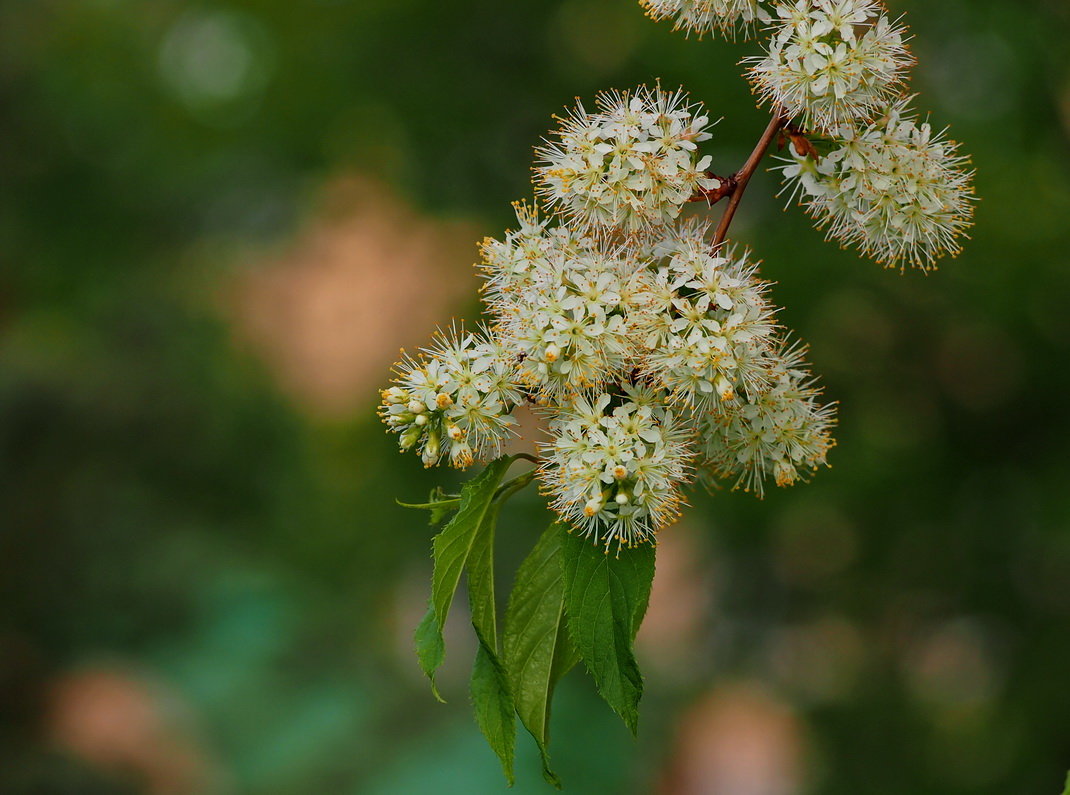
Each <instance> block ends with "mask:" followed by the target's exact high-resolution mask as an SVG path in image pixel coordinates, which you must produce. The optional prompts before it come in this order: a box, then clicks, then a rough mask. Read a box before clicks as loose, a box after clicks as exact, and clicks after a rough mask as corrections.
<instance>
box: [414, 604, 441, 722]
mask: <svg viewBox="0 0 1070 795" xmlns="http://www.w3.org/2000/svg"><path fill="white" fill-rule="evenodd" d="M415 640H416V658H417V659H418V660H419V661H420V668H421V669H423V672H424V673H425V674H427V678H428V679H430V680H431V692H432V693H434V694H435V698H437V699H438V700H439V701H441V702H442V703H446V700H445V699H444V698H442V696H441V695H439V692H438V687H437V686H436V685H435V671H437V670H438V668H439V666H440V665H442V660H443V659H444V658H445V656H446V644H445V643H444V642H443V640H442V630H441V629H439V626H438V620H437V619H436V618H435V608H434V606H433V605H430V604H429V605H428V606H427V613H425V614H424V617H423V620H422V621H420V625H419V626H418V627H416V638H415Z"/></svg>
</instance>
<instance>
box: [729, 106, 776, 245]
mask: <svg viewBox="0 0 1070 795" xmlns="http://www.w3.org/2000/svg"><path fill="white" fill-rule="evenodd" d="M787 121H788V119H787V117H786V116H785V115H784V111H783V109H782V108H781V107H780V106H779V105H778V106H777V107H776V108H775V109H774V111H773V118H772V119H770V120H769V126H768V127H766V128H765V132H764V133H762V137H761V138H760V139H759V140H758V143H757V145H755V147H754V151H753V152H751V153H750V157H748V158H747V162H746V163H744V164H743V168H741V169H740V170H739V171H737V172H736V173H735V175H734V177H735V182H736V185H735V190H733V191H732V198H730V199H729V200H728V206H727V207H725V210H724V215H722V216H721V223H719V224H718V225H717V233H716V234H715V235H714V237H713V248H714V250H715V251H716V250H717V249H718V248H719V247H720V246H721V244H722V243H724V239H725V237H727V236H728V227H729V226H731V225H732V218H733V217H734V216H735V214H736V208H737V207H739V202H740V201H741V200H742V199H743V192H744V191H746V190H747V183H748V182H750V178H751V177H752V176H753V175H754V172H755V171H757V170H758V164H759V163H761V162H762V158H763V157H764V156H765V153H766V151H767V150H768V149H769V146H770V144H772V143H773V139H774V138H776V134H777V133H778V132H780V128H781V127H783V126H784V125H785V124H786V123H787Z"/></svg>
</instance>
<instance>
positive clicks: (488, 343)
mask: <svg viewBox="0 0 1070 795" xmlns="http://www.w3.org/2000/svg"><path fill="white" fill-rule="evenodd" d="M395 370H396V374H397V378H396V379H395V381H396V383H395V384H394V385H393V386H391V387H390V388H389V389H384V390H383V392H382V401H383V402H382V405H381V407H380V410H379V416H380V417H381V418H382V420H383V422H385V423H386V425H387V427H388V428H390V430H392V431H394V432H395V433H397V434H398V435H399V438H398V444H399V446H400V447H401V449H402V450H416V451H417V452H418V453H419V454H420V458H421V459H423V462H424V466H428V467H431V466H435V465H436V464H438V463H439V462H440V461H442V460H446V459H448V460H449V462H450V463H451V464H452V465H453V466H455V467H458V468H464V467H467V466H470V465H471V464H472V463H474V462H475V461H477V460H480V461H483V460H487V459H489V458H495V457H497V456H498V455H500V454H501V449H502V443H503V442H504V441H505V440H506V439H508V438H509V436H510V435H512V430H513V426H514V425H515V424H516V420H514V419H513V417H512V411H513V409H514V408H515V407H516V405H517V403H519V402H520V400H521V399H522V397H521V394H520V392H519V391H518V389H517V387H516V385H515V383H514V378H513V372H512V367H511V365H510V363H509V358H508V357H507V356H506V354H505V352H504V351H503V350H502V348H501V344H500V343H499V342H498V341H497V340H496V339H494V338H493V337H488V336H486V335H484V334H471V333H465V332H462V331H458V330H456V329H453V330H451V331H450V332H449V333H446V334H443V333H441V332H440V333H439V334H438V335H437V338H436V340H435V344H434V345H433V346H432V347H430V348H426V349H424V350H422V351H421V352H420V354H419V355H417V356H416V357H406V358H405V359H404V360H403V361H401V362H400V363H399V364H398V365H397V366H396V368H395Z"/></svg>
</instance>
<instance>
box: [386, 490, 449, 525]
mask: <svg viewBox="0 0 1070 795" xmlns="http://www.w3.org/2000/svg"><path fill="white" fill-rule="evenodd" d="M394 502H396V503H397V504H398V505H400V506H401V507H402V508H417V509H419V510H424V511H430V512H431V518H430V521H429V524H430V525H431V526H432V527H434V526H435V525H437V524H439V523H440V522H441V521H442V520H443V519H445V518H446V517H447V516H449V515H450V514H451V513H452V512H453V511H456V510H457V509H458V508H459V507H460V506H461V499H460V497H459V496H457V495H455V494H446V492H444V491H443V490H442V487H441V486H435V487H434V488H433V489H431V493H430V494H429V495H428V497H427V502H420V503H413V502H402V501H401V500H394Z"/></svg>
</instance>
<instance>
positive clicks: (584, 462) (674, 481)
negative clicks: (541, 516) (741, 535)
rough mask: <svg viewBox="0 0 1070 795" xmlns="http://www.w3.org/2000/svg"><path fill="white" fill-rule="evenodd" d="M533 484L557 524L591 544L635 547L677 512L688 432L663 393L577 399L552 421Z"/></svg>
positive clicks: (687, 460) (636, 391) (631, 389)
mask: <svg viewBox="0 0 1070 795" xmlns="http://www.w3.org/2000/svg"><path fill="white" fill-rule="evenodd" d="M550 430H551V433H552V434H553V439H552V441H550V442H549V443H548V444H546V445H544V446H543V449H542V451H541V452H542V455H543V458H544V462H543V464H542V466H541V467H540V470H539V472H540V477H541V478H542V481H543V484H544V487H545V489H546V491H547V492H548V494H549V495H550V497H551V499H552V507H553V508H554V510H556V511H557V512H558V513H559V514H560V515H561V517H562V518H563V519H564V520H565V521H567V522H569V523H570V524H571V525H572V526H573V527H575V528H576V529H577V530H578V531H579V532H581V533H582V534H583V535H585V536H587V537H588V538H591V539H592V541H594V543H596V544H604V545H605V546H606V548H607V549H608V548H609V546H610V545H611V544H613V543H616V544H617V547H618V549H619V548H620V547H621V546H626V547H630V546H634V545H636V544H638V543H641V542H644V541H652V540H653V536H654V534H655V533H656V532H657V531H658V530H660V529H661V528H663V527H665V526H666V525H668V524H669V523H671V522H672V521H673V520H674V519H675V518H676V516H677V514H678V513H679V505H680V503H681V495H680V486H681V485H683V484H684V483H685V482H686V481H687V480H688V479H689V476H690V471H691V459H692V457H693V453H692V450H691V447H690V445H689V437H690V433H689V431H688V430H687V429H686V427H685V425H684V424H683V423H682V422H681V421H680V418H679V417H678V416H677V415H676V414H675V413H674V412H673V411H672V410H671V409H670V408H668V407H667V406H666V405H665V394H664V393H663V392H660V391H657V390H650V389H647V388H645V387H641V386H631V385H629V386H627V387H626V388H625V393H624V395H623V396H615V395H611V394H608V393H601V394H598V395H595V396H592V397H591V398H587V397H577V398H576V399H575V400H573V401H572V402H571V403H569V404H566V405H564V406H562V407H560V408H559V409H558V410H557V411H555V412H554V413H553V414H552V419H551V427H550Z"/></svg>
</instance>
